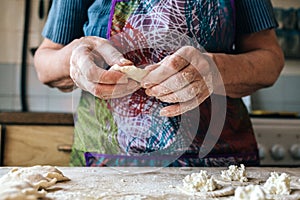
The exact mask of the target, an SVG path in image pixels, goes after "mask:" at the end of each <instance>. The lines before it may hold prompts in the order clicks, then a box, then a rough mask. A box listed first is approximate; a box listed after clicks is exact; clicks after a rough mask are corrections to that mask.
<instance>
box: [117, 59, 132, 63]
mask: <svg viewBox="0 0 300 200" xmlns="http://www.w3.org/2000/svg"><path fill="white" fill-rule="evenodd" d="M120 63H121V64H128V63H132V62H131V61H130V60H127V59H126V58H121V59H120Z"/></svg>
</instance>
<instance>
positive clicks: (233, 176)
mask: <svg viewBox="0 0 300 200" xmlns="http://www.w3.org/2000/svg"><path fill="white" fill-rule="evenodd" d="M221 177H222V178H223V179H224V180H227V181H240V182H247V181H248V178H247V175H246V168H245V165H243V164H241V165H240V167H238V166H236V165H230V166H229V168H228V170H223V171H221Z"/></svg>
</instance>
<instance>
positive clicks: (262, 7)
mask: <svg viewBox="0 0 300 200" xmlns="http://www.w3.org/2000/svg"><path fill="white" fill-rule="evenodd" d="M235 6H236V31H237V33H238V34H243V33H254V32H258V31H261V30H265V29H270V28H276V27H277V26H278V23H277V21H276V18H275V15H274V13H273V6H272V3H271V1H270V0H235Z"/></svg>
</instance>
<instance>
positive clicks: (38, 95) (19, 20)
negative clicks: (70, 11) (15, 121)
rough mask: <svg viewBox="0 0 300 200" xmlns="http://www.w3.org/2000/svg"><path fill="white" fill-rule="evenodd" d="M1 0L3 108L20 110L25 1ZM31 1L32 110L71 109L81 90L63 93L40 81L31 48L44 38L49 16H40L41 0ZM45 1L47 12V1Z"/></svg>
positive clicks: (29, 85)
mask: <svg viewBox="0 0 300 200" xmlns="http://www.w3.org/2000/svg"><path fill="white" fill-rule="evenodd" d="M0 1H1V7H0V19H1V20H0V44H1V45H0V111H20V110H21V103H20V73H21V60H22V59H21V55H22V40H23V23H24V11H25V8H24V7H25V1H24V0H0ZM31 2H32V4H31V16H30V27H29V46H28V55H27V60H28V68H27V80H28V82H27V93H28V99H27V100H28V104H29V105H28V107H29V111H49V112H72V111H73V108H74V107H76V104H77V102H78V99H79V96H80V90H76V91H75V92H73V93H62V92H60V91H58V90H57V89H53V88H49V87H47V86H45V85H43V84H41V83H40V82H39V81H38V79H37V75H36V72H35V69H34V66H33V57H32V55H31V54H30V48H33V47H37V46H38V45H39V44H40V43H41V41H42V40H43V38H42V36H41V32H42V29H43V26H44V23H45V20H46V17H45V18H44V19H42V20H41V19H39V18H38V4H39V0H32V1H31ZM44 2H45V12H46V11H47V10H48V4H47V3H48V1H44ZM73 102H74V103H73ZM73 104H75V105H73Z"/></svg>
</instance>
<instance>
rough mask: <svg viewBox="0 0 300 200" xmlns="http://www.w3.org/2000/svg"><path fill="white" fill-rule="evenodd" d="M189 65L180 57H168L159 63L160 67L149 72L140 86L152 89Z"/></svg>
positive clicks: (174, 55)
mask: <svg viewBox="0 0 300 200" xmlns="http://www.w3.org/2000/svg"><path fill="white" fill-rule="evenodd" d="M188 64H189V63H188V62H187V61H186V60H185V59H184V58H183V57H181V56H178V55H176V54H173V55H171V56H169V57H166V58H165V59H164V60H163V61H162V62H161V63H160V66H159V67H157V68H156V69H154V70H153V71H151V72H150V73H149V74H148V76H146V77H145V78H144V79H143V81H142V83H141V85H142V87H144V88H149V87H152V86H153V85H157V84H159V83H161V82H163V81H164V80H166V79H167V78H169V77H170V76H172V75H173V74H176V73H177V72H178V71H180V70H181V69H183V68H184V67H186V66H187V65H188Z"/></svg>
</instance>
